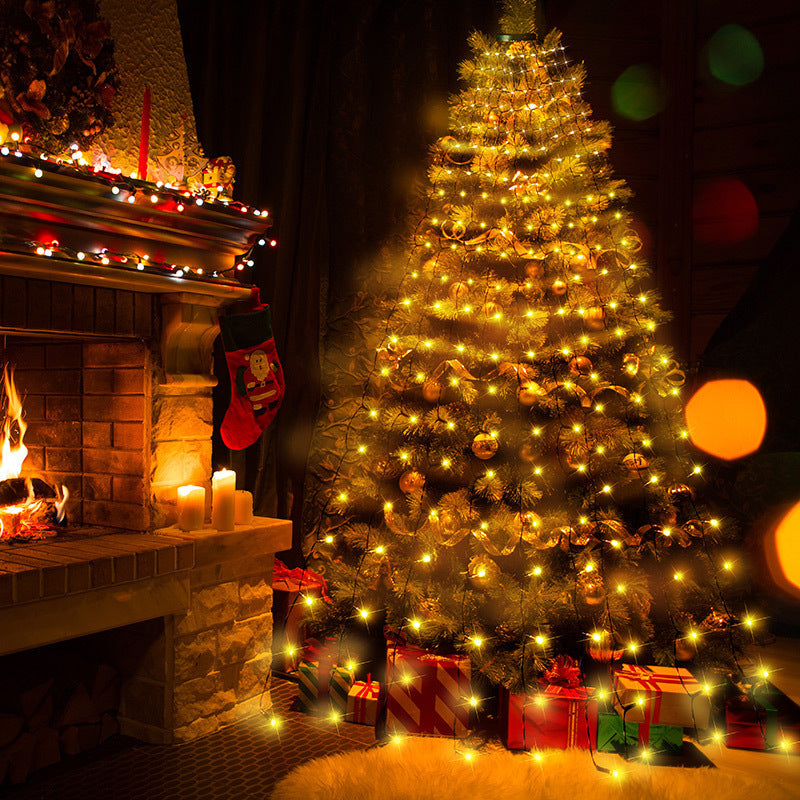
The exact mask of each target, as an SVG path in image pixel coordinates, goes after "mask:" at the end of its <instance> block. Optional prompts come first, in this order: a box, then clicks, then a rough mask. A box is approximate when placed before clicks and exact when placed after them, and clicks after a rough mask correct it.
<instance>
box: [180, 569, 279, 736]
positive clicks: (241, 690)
mask: <svg viewBox="0 0 800 800" xmlns="http://www.w3.org/2000/svg"><path fill="white" fill-rule="evenodd" d="M272 562H273V557H272V556H268V557H261V558H260V559H252V558H246V559H242V560H238V561H235V562H231V563H228V564H225V565H214V566H209V567H201V568H198V569H195V570H193V572H192V573H191V576H190V586H191V608H190V610H189V613H188V614H185V615H183V616H181V617H174V618H173V626H174V628H173V636H174V652H175V689H174V695H173V714H174V735H175V740H176V741H186V740H188V739H194V738H196V737H197V736H204V735H206V734H208V733H213V732H214V731H216V730H217V729H219V728H220V727H222V726H225V725H228V724H230V723H232V722H235V721H236V720H238V719H242V718H244V717H247V716H250V715H252V714H254V713H257V712H258V710H259V709H260V708H261V709H269V708H270V707H271V705H272V701H271V699H270V693H269V686H270V663H271V661H272V586H271V584H272Z"/></svg>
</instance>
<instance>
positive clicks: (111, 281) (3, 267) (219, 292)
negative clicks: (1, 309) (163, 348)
mask: <svg viewBox="0 0 800 800" xmlns="http://www.w3.org/2000/svg"><path fill="white" fill-rule="evenodd" d="M0 274H3V275H14V276H17V277H20V278H35V279H38V280H46V281H55V282H56V283H77V284H81V285H84V286H99V287H102V288H106V289H123V290H127V291H136V292H143V293H145V294H176V293H181V292H182V293H186V292H189V293H191V294H196V295H203V296H205V297H209V298H215V299H217V300H219V301H220V303H230V302H233V301H236V300H246V299H247V298H248V297H249V296H250V287H249V286H243V285H242V284H234V283H215V282H211V281H197V280H187V279H184V278H176V277H174V276H172V275H157V274H153V273H151V272H138V271H136V270H125V269H120V268H119V267H107V266H104V265H102V264H87V263H86V262H82V263H81V264H75V263H74V262H72V261H68V260H66V259H60V258H56V257H50V258H48V257H47V256H39V255H36V254H33V253H32V254H30V255H27V254H21V253H20V254H17V253H3V252H0Z"/></svg>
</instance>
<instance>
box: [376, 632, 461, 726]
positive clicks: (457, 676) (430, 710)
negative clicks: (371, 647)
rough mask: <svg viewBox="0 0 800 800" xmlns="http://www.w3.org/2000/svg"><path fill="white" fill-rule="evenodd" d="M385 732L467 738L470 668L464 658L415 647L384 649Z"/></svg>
mask: <svg viewBox="0 0 800 800" xmlns="http://www.w3.org/2000/svg"><path fill="white" fill-rule="evenodd" d="M386 675H387V687H386V688H387V702H386V730H387V732H388V733H389V734H396V733H432V734H438V735H439V736H459V737H463V736H466V735H467V730H468V723H469V709H470V705H469V698H470V694H471V689H470V680H471V665H470V661H469V658H467V657H466V656H458V655H452V656H440V655H434V654H433V653H428V652H426V651H425V650H421V649H419V648H417V647H409V646H404V645H397V646H390V647H389V650H388V665H387V670H386Z"/></svg>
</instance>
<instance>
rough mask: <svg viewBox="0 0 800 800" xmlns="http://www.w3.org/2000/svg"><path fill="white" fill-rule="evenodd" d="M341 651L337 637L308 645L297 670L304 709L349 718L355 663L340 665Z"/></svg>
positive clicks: (301, 708)
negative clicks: (348, 708)
mask: <svg viewBox="0 0 800 800" xmlns="http://www.w3.org/2000/svg"><path fill="white" fill-rule="evenodd" d="M337 651H338V642H337V640H335V639H329V640H327V641H326V642H325V643H323V644H320V643H311V644H309V646H308V647H307V649H306V653H305V655H304V656H303V659H302V660H301V661H300V666H299V667H298V670H297V681H298V691H297V697H298V704H299V706H300V710H301V711H304V712H305V713H307V714H317V715H323V716H329V715H331V714H332V715H334V716H335V717H336V718H337V719H344V718H345V716H346V714H347V706H348V696H349V694H350V688H351V687H352V686H353V682H354V680H355V669H354V665H352V664H344V665H340V664H338V663H337V660H338V657H339V654H338V652H337Z"/></svg>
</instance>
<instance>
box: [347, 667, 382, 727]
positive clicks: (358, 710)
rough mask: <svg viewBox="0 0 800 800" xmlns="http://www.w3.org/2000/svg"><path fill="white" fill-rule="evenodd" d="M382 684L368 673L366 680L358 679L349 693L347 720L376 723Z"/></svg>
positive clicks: (368, 723) (363, 723)
mask: <svg viewBox="0 0 800 800" xmlns="http://www.w3.org/2000/svg"><path fill="white" fill-rule="evenodd" d="M380 692H381V686H380V684H379V683H378V681H373V680H372V676H371V675H368V676H367V680H366V681H356V682H355V683H354V684H353V685H352V686H351V687H350V691H349V692H348V694H347V721H348V722H358V723H360V724H361V725H374V724H375V720H376V719H377V716H378V701H379V700H380Z"/></svg>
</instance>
